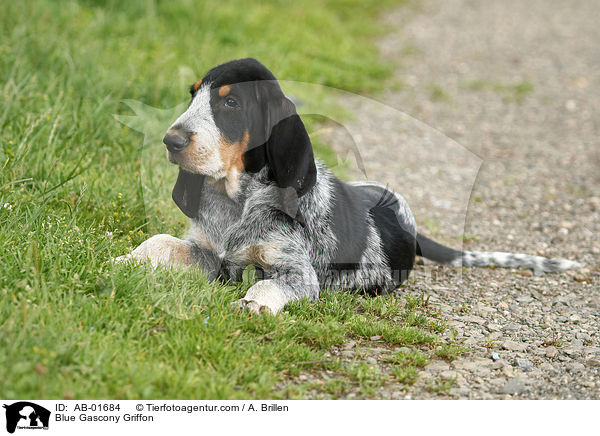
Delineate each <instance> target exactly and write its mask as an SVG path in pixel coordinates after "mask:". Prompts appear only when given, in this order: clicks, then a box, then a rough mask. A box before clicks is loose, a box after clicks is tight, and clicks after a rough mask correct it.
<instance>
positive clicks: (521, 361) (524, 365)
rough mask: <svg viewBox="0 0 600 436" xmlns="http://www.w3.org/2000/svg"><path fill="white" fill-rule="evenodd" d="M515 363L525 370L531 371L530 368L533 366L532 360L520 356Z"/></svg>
mask: <svg viewBox="0 0 600 436" xmlns="http://www.w3.org/2000/svg"><path fill="white" fill-rule="evenodd" d="M514 365H515V366H516V367H518V368H521V369H523V370H525V371H529V370H530V369H532V368H533V362H531V361H529V360H527V359H521V358H520V357H516V358H515V361H514Z"/></svg>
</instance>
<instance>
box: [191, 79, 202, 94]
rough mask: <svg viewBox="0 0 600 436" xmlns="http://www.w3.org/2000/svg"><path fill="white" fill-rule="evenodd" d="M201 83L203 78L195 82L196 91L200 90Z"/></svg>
mask: <svg viewBox="0 0 600 436" xmlns="http://www.w3.org/2000/svg"><path fill="white" fill-rule="evenodd" d="M200 85H202V80H198V81H197V82H196V83H194V86H193V87H192V88H194V91H198V88H200Z"/></svg>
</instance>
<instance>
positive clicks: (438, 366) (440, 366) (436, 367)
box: [425, 360, 450, 372]
mask: <svg viewBox="0 0 600 436" xmlns="http://www.w3.org/2000/svg"><path fill="white" fill-rule="evenodd" d="M425 369H426V370H427V371H436V372H437V371H448V370H449V369H450V365H448V364H447V363H446V362H444V361H443V360H434V361H433V362H431V363H430V364H429V365H427V366H426V367H425Z"/></svg>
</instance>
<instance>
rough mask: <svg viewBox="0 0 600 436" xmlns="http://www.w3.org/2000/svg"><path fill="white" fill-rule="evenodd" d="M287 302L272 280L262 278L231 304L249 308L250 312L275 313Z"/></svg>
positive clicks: (245, 308)
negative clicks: (242, 296) (243, 295)
mask: <svg viewBox="0 0 600 436" xmlns="http://www.w3.org/2000/svg"><path fill="white" fill-rule="evenodd" d="M287 302H288V298H287V297H286V296H285V294H284V292H283V291H282V290H281V289H280V288H279V286H277V284H276V283H275V281H274V280H262V281H260V282H258V283H256V284H255V285H253V286H252V287H251V288H250V289H248V292H246V296H245V297H244V298H240V299H239V300H238V301H236V302H234V303H233V304H232V306H234V307H236V308H240V309H244V310H249V311H250V312H251V313H264V312H271V313H272V314H277V313H279V311H280V310H281V309H283V306H285V304H286V303H287Z"/></svg>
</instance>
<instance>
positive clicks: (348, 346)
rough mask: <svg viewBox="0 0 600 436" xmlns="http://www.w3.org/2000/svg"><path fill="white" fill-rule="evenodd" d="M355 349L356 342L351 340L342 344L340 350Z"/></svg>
mask: <svg viewBox="0 0 600 436" xmlns="http://www.w3.org/2000/svg"><path fill="white" fill-rule="evenodd" d="M354 347H356V342H355V341H353V340H352V339H350V340H348V341H346V342H344V345H342V348H343V349H345V350H350V349H352V348H354Z"/></svg>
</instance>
